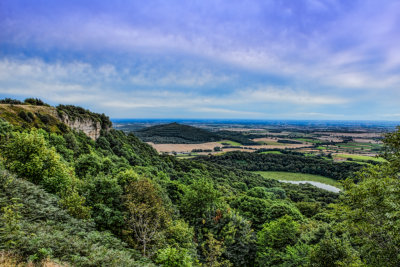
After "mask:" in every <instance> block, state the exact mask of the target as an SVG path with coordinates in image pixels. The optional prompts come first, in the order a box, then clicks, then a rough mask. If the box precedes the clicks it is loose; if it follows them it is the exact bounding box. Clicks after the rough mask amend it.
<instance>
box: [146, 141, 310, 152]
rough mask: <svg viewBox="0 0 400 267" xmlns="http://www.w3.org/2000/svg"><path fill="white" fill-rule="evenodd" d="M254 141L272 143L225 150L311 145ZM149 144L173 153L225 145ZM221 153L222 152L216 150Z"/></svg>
mask: <svg viewBox="0 0 400 267" xmlns="http://www.w3.org/2000/svg"><path fill="white" fill-rule="evenodd" d="M254 141H265V142H268V143H270V144H268V145H257V146H242V147H248V148H252V149H241V148H224V149H223V152H228V151H247V152H253V151H254V150H257V149H261V148H269V149H271V148H280V149H285V148H302V147H307V146H309V145H307V144H283V143H277V142H276V141H277V140H276V139H271V138H257V139H254ZM148 144H149V145H151V146H152V147H153V148H154V149H156V150H157V151H158V152H159V153H163V152H166V153H171V152H191V151H192V150H193V149H203V150H205V149H211V150H213V149H214V147H216V146H218V147H222V146H223V145H222V144H220V143H217V142H208V143H201V144H154V143H152V142H148ZM216 153H220V152H216Z"/></svg>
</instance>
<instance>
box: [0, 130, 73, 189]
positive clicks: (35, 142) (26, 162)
mask: <svg viewBox="0 0 400 267" xmlns="http://www.w3.org/2000/svg"><path fill="white" fill-rule="evenodd" d="M3 156H4V158H5V164H6V166H7V168H8V169H10V170H11V171H12V172H14V173H16V174H18V175H20V176H22V177H26V178H27V179H28V180H29V181H31V182H33V183H36V184H41V185H43V186H44V187H45V188H46V189H47V190H49V192H53V193H58V192H62V191H64V190H66V189H67V187H68V186H69V185H70V184H71V178H70V175H71V172H72V170H71V169H70V168H69V167H68V166H67V165H66V164H65V163H64V162H63V161H62V159H61V157H60V156H59V154H57V153H56V151H55V149H54V148H48V144H47V142H46V140H45V138H44V136H43V133H41V132H39V131H36V130H32V131H31V132H29V133H14V136H13V138H12V139H11V140H10V141H9V142H8V143H7V144H6V145H5V146H4V147H3Z"/></svg>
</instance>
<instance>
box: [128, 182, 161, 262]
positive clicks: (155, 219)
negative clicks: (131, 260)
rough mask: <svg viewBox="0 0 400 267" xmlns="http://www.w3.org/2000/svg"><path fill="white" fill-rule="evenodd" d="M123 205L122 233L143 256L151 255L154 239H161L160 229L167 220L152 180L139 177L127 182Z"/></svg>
mask: <svg viewBox="0 0 400 267" xmlns="http://www.w3.org/2000/svg"><path fill="white" fill-rule="evenodd" d="M125 207H126V209H127V214H126V218H125V230H124V234H125V235H126V236H127V239H128V240H129V241H130V242H132V243H133V244H134V245H135V246H136V247H137V248H139V249H140V250H141V251H142V254H143V255H144V256H147V255H151V253H153V252H154V251H152V250H154V247H155V246H156V241H157V240H160V239H161V234H162V233H161V232H162V229H163V228H164V227H165V225H166V223H167V221H168V220H169V216H168V213H167V211H166V210H165V208H164V207H163V203H162V199H161V197H160V195H159V193H158V192H157V188H156V186H155V185H154V184H153V182H151V181H150V180H148V179H139V180H137V181H132V182H131V183H130V184H128V185H127V187H126V195H125Z"/></svg>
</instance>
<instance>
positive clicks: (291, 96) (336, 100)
mask: <svg viewBox="0 0 400 267" xmlns="http://www.w3.org/2000/svg"><path fill="white" fill-rule="evenodd" d="M238 98H239V99H242V101H243V100H244V101H246V100H247V101H249V102H256V103H257V102H258V103H259V102H267V103H268V102H280V103H292V104H299V105H338V104H345V103H347V102H349V101H348V100H347V99H344V98H340V97H335V96H321V95H317V94H311V93H309V92H306V91H304V90H300V91H296V90H293V89H288V88H276V87H265V88H260V87H259V88H256V89H246V90H243V91H240V92H239V95H238Z"/></svg>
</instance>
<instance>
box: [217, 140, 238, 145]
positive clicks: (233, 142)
mask: <svg viewBox="0 0 400 267" xmlns="http://www.w3.org/2000/svg"><path fill="white" fill-rule="evenodd" d="M218 143H220V144H222V143H226V144H229V145H230V146H242V144H241V143H238V142H235V141H231V140H223V141H219V142H218Z"/></svg>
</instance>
